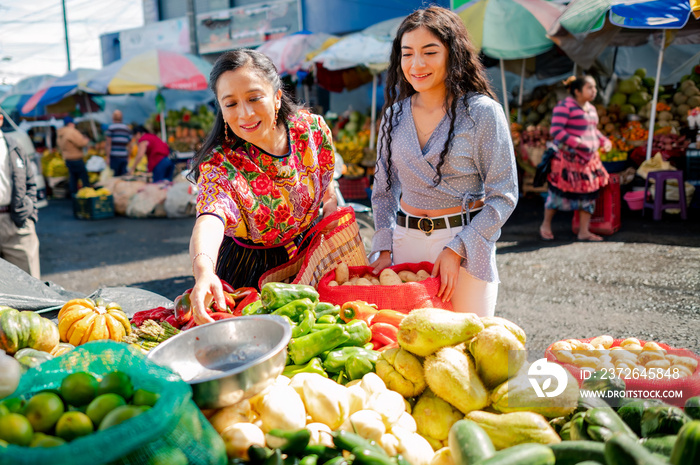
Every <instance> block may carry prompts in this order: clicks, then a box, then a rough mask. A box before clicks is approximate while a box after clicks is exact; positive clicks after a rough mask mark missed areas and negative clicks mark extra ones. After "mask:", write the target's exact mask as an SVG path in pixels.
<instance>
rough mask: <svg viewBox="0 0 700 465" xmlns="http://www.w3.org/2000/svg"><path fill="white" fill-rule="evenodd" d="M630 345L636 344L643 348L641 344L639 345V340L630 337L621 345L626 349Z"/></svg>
mask: <svg viewBox="0 0 700 465" xmlns="http://www.w3.org/2000/svg"><path fill="white" fill-rule="evenodd" d="M629 344H636V345H638V346H641V344H640V343H639V339H637V338H636V337H628V338H627V339H625V340H624V341H622V342H621V343H620V347H625V346H626V345H629Z"/></svg>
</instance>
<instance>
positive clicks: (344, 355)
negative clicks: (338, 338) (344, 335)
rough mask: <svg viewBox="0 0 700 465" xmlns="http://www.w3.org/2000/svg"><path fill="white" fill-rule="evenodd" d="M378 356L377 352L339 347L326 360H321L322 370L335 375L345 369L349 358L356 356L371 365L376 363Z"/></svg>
mask: <svg viewBox="0 0 700 465" xmlns="http://www.w3.org/2000/svg"><path fill="white" fill-rule="evenodd" d="M379 355H380V354H379V352H377V351H374V350H367V349H365V348H364V347H357V346H355V347H341V348H339V349H334V350H332V351H330V352H329V353H328V355H327V356H326V358H325V359H324V360H323V368H325V369H326V371H328V372H331V373H337V372H339V371H340V370H342V369H343V368H345V363H346V362H347V361H348V359H349V358H350V357H353V356H358V357H362V358H365V359H369V360H370V361H371V362H372V364H374V363H376V362H377V360H379Z"/></svg>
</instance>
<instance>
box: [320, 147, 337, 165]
mask: <svg viewBox="0 0 700 465" xmlns="http://www.w3.org/2000/svg"><path fill="white" fill-rule="evenodd" d="M318 164H319V165H321V166H323V167H328V168H330V167H332V166H333V165H334V164H335V156H334V155H333V152H332V151H331V150H329V149H322V150H321V153H319V154H318Z"/></svg>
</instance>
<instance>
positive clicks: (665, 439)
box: [639, 435, 677, 457]
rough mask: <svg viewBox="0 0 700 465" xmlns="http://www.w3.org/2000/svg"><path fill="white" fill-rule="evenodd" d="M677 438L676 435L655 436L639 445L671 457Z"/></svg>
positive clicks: (642, 440) (643, 440)
mask: <svg viewBox="0 0 700 465" xmlns="http://www.w3.org/2000/svg"><path fill="white" fill-rule="evenodd" d="M676 437H677V436H676V435H666V436H654V437H651V438H642V439H641V440H640V441H639V443H640V444H641V445H643V446H644V447H646V448H647V449H648V450H649V451H651V452H658V453H659V454H662V455H665V456H666V457H670V456H671V451H672V450H673V445H674V444H675V443H676Z"/></svg>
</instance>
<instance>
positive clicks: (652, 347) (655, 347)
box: [642, 341, 664, 350]
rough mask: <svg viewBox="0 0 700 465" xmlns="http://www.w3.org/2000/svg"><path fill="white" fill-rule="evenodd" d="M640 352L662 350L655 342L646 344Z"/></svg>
mask: <svg viewBox="0 0 700 465" xmlns="http://www.w3.org/2000/svg"><path fill="white" fill-rule="evenodd" d="M642 350H664V349H663V348H662V347H661V346H660V345H659V344H657V343H656V342H653V341H652V342H647V343H646V344H644V347H642Z"/></svg>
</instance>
